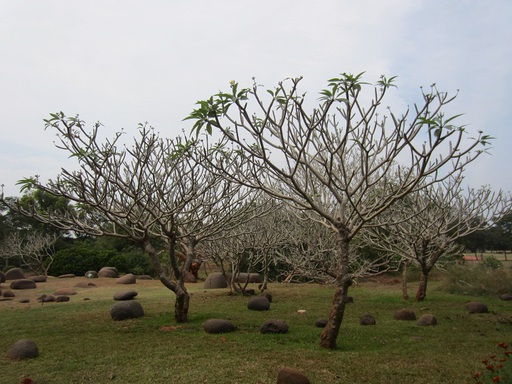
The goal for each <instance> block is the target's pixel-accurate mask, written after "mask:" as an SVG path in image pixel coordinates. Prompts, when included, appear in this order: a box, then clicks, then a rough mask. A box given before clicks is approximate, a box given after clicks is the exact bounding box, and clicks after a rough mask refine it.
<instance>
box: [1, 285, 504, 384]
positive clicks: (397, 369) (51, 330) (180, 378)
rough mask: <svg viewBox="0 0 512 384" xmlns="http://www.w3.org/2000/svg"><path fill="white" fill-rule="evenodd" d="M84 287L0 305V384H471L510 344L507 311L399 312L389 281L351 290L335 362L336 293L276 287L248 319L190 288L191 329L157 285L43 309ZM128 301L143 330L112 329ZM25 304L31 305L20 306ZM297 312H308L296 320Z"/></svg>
mask: <svg viewBox="0 0 512 384" xmlns="http://www.w3.org/2000/svg"><path fill="white" fill-rule="evenodd" d="M84 280H86V279H85V278H78V277H77V278H70V279H56V278H51V279H49V281H48V282H46V283H38V284H37V285H38V287H37V289H33V290H24V291H15V293H16V298H15V299H14V300H12V301H1V302H0V355H1V357H0V359H1V364H2V368H1V371H0V383H5V384H16V383H20V382H21V380H22V378H23V377H27V376H28V377H31V378H32V379H33V380H34V381H35V383H37V384H59V383H184V384H192V383H229V384H236V383H238V384H258V383H261V384H262V383H275V382H276V377H277V372H278V370H279V368H280V367H281V366H290V367H294V368H297V369H299V370H301V371H303V372H304V373H306V375H307V376H308V377H309V379H310V380H311V382H312V383H315V384H319V383H365V384H367V383H374V384H377V383H386V384H389V383H396V384H398V383H408V384H409V383H415V384H421V383H437V384H441V383H450V384H452V383H465V382H466V380H469V379H471V374H472V373H473V372H474V371H475V370H477V369H481V368H482V367H481V365H482V364H481V360H482V358H484V357H486V356H488V355H489V354H490V353H492V352H494V351H495V350H496V348H495V347H496V345H497V344H498V343H499V342H501V341H503V342H506V343H512V302H505V301H501V300H499V298H497V297H469V296H458V295H451V294H447V293H443V292H441V291H439V290H437V289H436V285H435V283H434V284H433V285H432V286H431V288H430V290H429V293H428V296H427V300H426V301H425V302H422V303H416V302H413V301H404V300H402V298H401V293H400V285H399V284H398V283H397V282H395V281H393V280H391V279H388V280H386V281H382V280H381V281H378V282H376V281H368V282H365V283H361V284H358V285H355V286H354V287H352V289H351V291H350V295H351V296H352V297H353V298H354V303H352V304H349V305H348V306H347V310H346V313H345V319H344V321H343V324H342V327H341V331H340V335H339V337H338V344H339V349H338V350H335V351H328V350H323V349H321V348H320V347H319V338H320V334H321V331H322V330H321V329H319V328H316V327H315V325H314V323H315V320H316V319H318V318H320V317H327V315H328V311H329V307H330V302H331V298H332V295H333V292H334V291H333V289H332V287H329V286H321V285H313V284H308V285H278V284H276V285H271V286H270V289H269V291H268V292H269V293H271V294H272V296H273V301H272V304H271V309H270V310H269V311H265V312H255V311H250V310H248V309H247V300H248V298H247V297H241V296H229V295H228V292H227V290H204V289H203V288H202V283H197V284H189V285H188V289H189V291H190V292H191V295H192V298H191V307H190V314H189V319H190V321H189V323H187V324H176V323H175V322H174V320H173V317H172V311H173V303H174V296H173V294H172V292H170V291H169V290H167V289H166V288H164V287H163V286H162V285H161V284H160V282H159V281H147V280H139V281H137V284H135V285H118V284H115V283H114V280H113V279H101V278H100V279H94V280H91V279H88V280H87V281H89V282H94V283H95V284H96V285H97V287H96V288H75V290H76V291H77V292H78V294H77V295H74V296H72V297H71V301H69V302H65V303H45V304H44V305H42V304H40V303H38V302H37V301H36V298H37V297H38V296H39V295H41V294H43V293H53V292H54V291H55V290H56V289H57V288H61V287H74V285H75V284H77V283H78V282H80V281H84ZM8 285H9V284H8V282H7V283H3V284H2V285H1V286H0V289H6V288H8ZM411 289H413V285H411ZM122 290H136V291H137V292H138V293H139V295H138V296H137V300H138V301H139V302H140V303H141V304H142V306H143V307H144V310H145V316H144V317H143V318H139V319H134V320H125V321H113V320H112V319H111V317H110V308H111V307H112V305H113V304H114V303H115V302H114V301H113V299H112V296H113V295H114V293H116V292H118V291H122ZM22 298H29V299H30V302H29V303H25V304H22V303H20V302H19V300H20V299H22ZM85 298H88V299H89V300H84V299H85ZM472 300H478V301H484V302H485V303H486V304H487V305H488V306H489V309H490V313H488V314H471V315H470V314H468V313H466V312H465V310H464V304H465V303H466V302H468V301H472ZM401 308H410V309H413V310H414V311H415V312H416V315H417V316H418V317H419V316H420V315H421V314H423V313H432V314H434V315H435V316H436V317H437V320H438V325H437V326H432V327H420V326H418V325H416V322H414V321H413V322H404V321H401V322H400V321H396V320H394V319H393V314H394V312H395V310H398V309H401ZM300 309H304V310H306V312H305V313H302V314H299V313H298V312H297V310H300ZM364 314H372V315H373V316H374V317H375V318H376V320H377V324H376V325H375V326H361V325H359V318H360V317H361V316H362V315H364ZM209 318H224V319H230V320H231V321H232V322H233V323H234V324H235V325H236V326H237V327H238V329H237V331H236V332H233V333H229V334H223V335H210V334H207V333H205V332H204V331H203V328H202V325H203V323H204V321H206V320H207V319H209ZM268 319H281V320H284V321H285V322H286V323H287V324H288V325H289V332H288V333H287V334H284V335H263V334H260V333H259V327H260V325H261V324H262V323H263V322H264V321H265V320H268ZM23 338H28V339H33V340H34V341H35V342H36V343H37V345H38V347H39V357H37V358H35V359H28V360H24V361H11V360H9V359H7V358H6V357H5V354H6V352H7V351H8V349H9V347H10V346H11V345H12V344H13V343H14V342H15V341H17V340H19V339H23Z"/></svg>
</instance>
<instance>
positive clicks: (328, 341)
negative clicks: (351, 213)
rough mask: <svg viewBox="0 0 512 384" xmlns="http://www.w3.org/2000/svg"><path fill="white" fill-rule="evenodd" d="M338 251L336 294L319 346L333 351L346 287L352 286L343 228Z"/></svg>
mask: <svg viewBox="0 0 512 384" xmlns="http://www.w3.org/2000/svg"><path fill="white" fill-rule="evenodd" d="M338 231H339V232H338V251H339V257H340V266H339V272H338V276H337V278H336V284H337V286H336V292H335V293H334V298H333V300H332V304H331V311H330V313H329V319H328V321H327V325H326V326H325V328H324V331H323V332H322V335H321V336H320V346H321V347H322V348H326V349H335V348H336V347H337V345H336V339H337V338H338V333H339V330H340V326H341V323H342V322H343V315H344V314H345V306H346V303H347V295H348V287H350V285H351V284H352V276H351V275H350V273H349V243H350V240H349V239H348V237H347V236H346V231H345V230H344V228H338Z"/></svg>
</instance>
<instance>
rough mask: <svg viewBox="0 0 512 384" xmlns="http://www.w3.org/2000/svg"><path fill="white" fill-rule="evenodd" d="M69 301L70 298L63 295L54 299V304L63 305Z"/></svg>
mask: <svg viewBox="0 0 512 384" xmlns="http://www.w3.org/2000/svg"><path fill="white" fill-rule="evenodd" d="M69 300H70V297H69V296H65V295H60V296H57V297H56V298H55V302H56V303H65V302H67V301H69Z"/></svg>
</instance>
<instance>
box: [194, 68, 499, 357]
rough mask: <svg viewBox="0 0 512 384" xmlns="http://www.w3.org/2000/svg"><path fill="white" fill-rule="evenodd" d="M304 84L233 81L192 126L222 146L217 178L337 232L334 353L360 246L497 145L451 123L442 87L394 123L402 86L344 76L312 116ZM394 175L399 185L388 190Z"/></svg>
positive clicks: (216, 157)
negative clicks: (385, 215)
mask: <svg viewBox="0 0 512 384" xmlns="http://www.w3.org/2000/svg"><path fill="white" fill-rule="evenodd" d="M300 81H301V78H295V79H288V80H285V81H283V82H281V83H279V84H278V85H277V87H275V88H274V89H267V90H265V89H263V88H262V87H261V86H260V85H258V84H257V83H254V85H253V86H252V87H250V88H240V86H239V84H238V83H236V82H232V83H231V88H230V90H228V91H227V92H219V93H218V94H216V95H213V96H211V97H210V98H208V99H205V100H202V101H199V102H198V103H197V104H198V107H197V108H196V109H195V110H193V111H192V113H191V114H190V115H189V116H188V117H187V119H190V120H193V121H194V125H193V130H194V131H196V132H197V133H198V134H199V133H200V132H201V131H202V130H206V131H207V132H208V133H213V132H214V130H215V132H220V133H221V135H222V139H223V144H224V145H223V146H221V147H220V148H221V149H219V150H216V151H210V153H209V158H210V159H211V165H212V167H214V168H215V169H216V172H218V173H219V174H222V175H223V176H224V177H225V178H228V179H230V180H232V181H234V182H237V183H240V184H242V185H246V186H249V187H251V188H254V189H258V190H262V191H265V192H266V193H268V194H269V195H271V196H273V197H276V198H278V199H282V200H283V201H286V202H287V203H288V204H289V205H291V206H293V207H295V208H296V209H299V210H302V211H303V212H304V213H305V214H310V215H309V216H310V219H311V220H316V221H318V222H321V223H322V224H323V225H324V226H326V227H327V228H329V229H330V230H332V231H333V232H334V233H335V236H336V258H337V259H338V260H339V263H337V270H336V271H335V281H336V291H335V294H334V298H333V301H332V306H331V311H330V315H329V321H328V323H327V325H326V327H325V328H324V331H323V333H322V335H321V341H320V345H321V346H322V347H325V348H335V347H336V340H337V337H338V333H339V328H340V325H341V323H342V321H343V315H344V312H345V303H346V298H347V293H348V289H349V287H350V285H351V283H352V279H353V272H354V271H352V270H351V265H352V264H353V263H352V262H351V258H352V256H351V255H352V253H351V252H350V244H351V242H352V240H353V239H354V238H355V236H356V235H357V234H358V233H359V231H360V230H361V229H363V228H364V227H365V226H366V225H367V224H368V223H370V222H371V221H373V220H374V219H375V218H376V217H377V216H379V215H380V214H381V213H382V212H385V211H386V210H387V209H389V207H391V206H392V205H393V204H394V203H395V202H396V201H398V200H400V199H402V198H403V197H405V196H407V195H408V194H410V193H412V192H414V191H416V190H418V189H419V188H423V187H424V186H425V185H428V184H434V183H437V182H439V181H441V180H444V179H446V178H447V177H449V175H451V174H453V173H454V172H458V171H459V170H460V169H462V168H464V167H465V166H466V165H467V164H468V163H470V162H472V161H473V160H474V159H475V158H476V157H477V156H478V155H479V154H480V153H481V152H482V149H481V148H482V146H483V145H485V144H486V143H487V140H488V139H489V138H488V137H487V136H484V135H482V134H479V135H478V136H476V137H475V138H473V139H467V138H466V137H465V128H464V127H461V126H456V125H453V124H454V119H455V117H449V118H447V117H445V116H444V112H443V110H444V108H445V106H446V105H447V104H449V103H450V102H452V101H453V100H454V97H450V96H449V95H448V94H447V93H443V92H440V91H438V90H437V88H436V87H432V88H430V90H429V91H422V96H423V100H422V103H421V104H419V105H415V106H414V107H413V108H411V109H410V110H407V111H405V112H404V113H403V114H396V113H393V112H392V111H391V110H389V109H386V107H385V104H384V105H383V103H384V99H385V96H386V94H387V93H388V92H389V90H390V89H391V88H392V87H393V86H394V83H393V81H394V78H390V79H388V78H386V77H381V79H380V80H379V81H378V82H377V84H376V85H375V86H372V85H370V84H368V83H365V82H363V81H362V74H359V75H351V74H346V73H344V74H341V75H340V76H339V77H337V78H333V79H330V80H329V81H328V87H327V88H326V89H324V90H322V91H321V92H320V98H319V104H318V105H317V106H316V107H313V108H307V105H308V101H307V99H306V95H305V94H302V93H300V91H299V84H300ZM366 90H368V91H369V99H365V97H366V93H365V91H366ZM205 151H208V149H205ZM235 153H236V154H237V155H238V157H233V154H235ZM237 159H243V162H239V161H237ZM397 167H398V169H399V170H398V171H396V169H397ZM392 172H393V173H397V174H399V175H400V177H399V179H398V180H396V179H395V178H393V180H389V181H388V178H389V175H390V173H392ZM319 185H321V186H322V188H319V187H318V186H319ZM376 188H379V193H377V191H376Z"/></svg>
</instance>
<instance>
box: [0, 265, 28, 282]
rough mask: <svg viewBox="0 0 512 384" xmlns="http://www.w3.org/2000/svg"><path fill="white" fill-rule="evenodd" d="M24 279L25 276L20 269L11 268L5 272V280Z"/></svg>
mask: <svg viewBox="0 0 512 384" xmlns="http://www.w3.org/2000/svg"><path fill="white" fill-rule="evenodd" d="M25 278H26V277H25V274H24V273H23V270H22V269H21V268H11V269H9V270H8V271H7V272H5V280H21V279H25Z"/></svg>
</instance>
